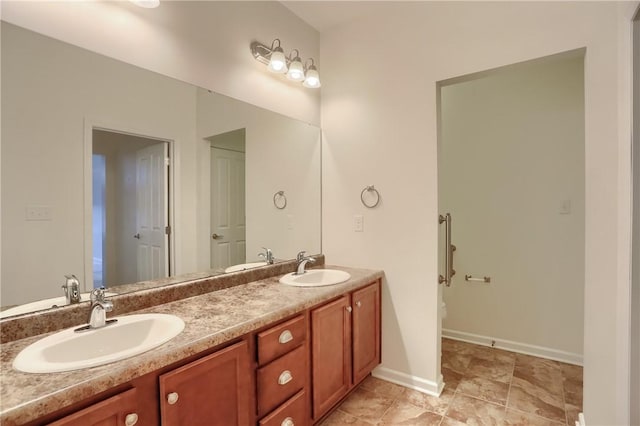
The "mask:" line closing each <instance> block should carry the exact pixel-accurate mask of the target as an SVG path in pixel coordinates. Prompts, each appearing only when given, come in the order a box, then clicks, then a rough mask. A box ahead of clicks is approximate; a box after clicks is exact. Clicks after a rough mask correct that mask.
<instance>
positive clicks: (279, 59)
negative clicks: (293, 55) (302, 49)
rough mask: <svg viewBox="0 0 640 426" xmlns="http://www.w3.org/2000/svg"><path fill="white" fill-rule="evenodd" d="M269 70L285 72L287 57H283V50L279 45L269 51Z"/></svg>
mask: <svg viewBox="0 0 640 426" xmlns="http://www.w3.org/2000/svg"><path fill="white" fill-rule="evenodd" d="M269 71H271V72H278V73H285V72H287V59H286V58H285V57H284V51H283V50H282V48H281V47H276V48H275V49H273V52H271V58H270V59H269Z"/></svg>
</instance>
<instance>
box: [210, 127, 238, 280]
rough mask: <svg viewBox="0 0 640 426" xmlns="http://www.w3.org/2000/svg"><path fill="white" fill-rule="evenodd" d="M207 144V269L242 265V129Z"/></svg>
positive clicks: (212, 139)
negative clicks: (209, 209)
mask: <svg viewBox="0 0 640 426" xmlns="http://www.w3.org/2000/svg"><path fill="white" fill-rule="evenodd" d="M208 140H209V141H210V142H211V268H213V269H219V268H226V267H227V266H231V265H237V264H240V263H245V260H246V254H245V253H246V220H245V152H244V146H245V130H244V129H239V130H235V131H232V132H227V133H223V134H220V135H216V136H212V137H210V138H208Z"/></svg>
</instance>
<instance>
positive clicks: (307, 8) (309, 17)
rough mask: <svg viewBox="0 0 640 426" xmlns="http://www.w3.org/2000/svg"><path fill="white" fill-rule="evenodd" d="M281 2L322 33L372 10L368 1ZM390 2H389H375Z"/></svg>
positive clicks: (312, 0)
mask: <svg viewBox="0 0 640 426" xmlns="http://www.w3.org/2000/svg"><path fill="white" fill-rule="evenodd" d="M281 3H282V4H283V5H284V6H285V7H287V8H288V9H289V10H290V11H292V12H293V13H294V14H296V15H297V16H298V17H300V19H302V20H303V21H305V22H306V23H307V24H309V25H311V26H312V27H314V28H315V29H316V30H318V32H320V33H322V32H323V31H325V30H328V29H329V28H332V27H335V26H338V25H342V24H346V23H348V22H351V21H354V20H356V19H358V18H359V17H361V16H362V15H364V14H365V13H366V12H367V11H370V10H371V5H372V2H368V1H314V0H311V1H287V0H282V1H281ZM373 3H378V4H382V3H388V2H373Z"/></svg>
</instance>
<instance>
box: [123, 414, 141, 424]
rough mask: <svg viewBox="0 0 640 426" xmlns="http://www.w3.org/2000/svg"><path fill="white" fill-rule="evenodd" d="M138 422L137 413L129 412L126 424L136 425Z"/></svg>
mask: <svg viewBox="0 0 640 426" xmlns="http://www.w3.org/2000/svg"><path fill="white" fill-rule="evenodd" d="M136 423H138V415H137V414H136V413H131V414H127V417H125V418H124V424H125V426H134V425H135V424H136Z"/></svg>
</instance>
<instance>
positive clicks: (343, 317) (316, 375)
mask: <svg viewBox="0 0 640 426" xmlns="http://www.w3.org/2000/svg"><path fill="white" fill-rule="evenodd" d="M349 300H350V299H349V296H343V297H341V298H340V299H338V300H336V301H334V302H331V303H328V304H326V305H324V306H321V307H319V308H317V309H314V310H313V311H311V341H312V355H311V359H312V363H313V368H312V374H313V392H312V394H313V418H314V419H315V420H317V419H319V418H320V417H322V415H323V414H325V413H326V412H327V411H328V410H329V409H330V408H331V407H332V406H333V405H334V404H335V403H336V402H338V401H339V400H340V399H341V398H342V397H343V396H344V395H345V394H346V393H347V391H348V390H349V386H350V383H351V327H350V316H351V313H350V311H351V306H350V305H349Z"/></svg>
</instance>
